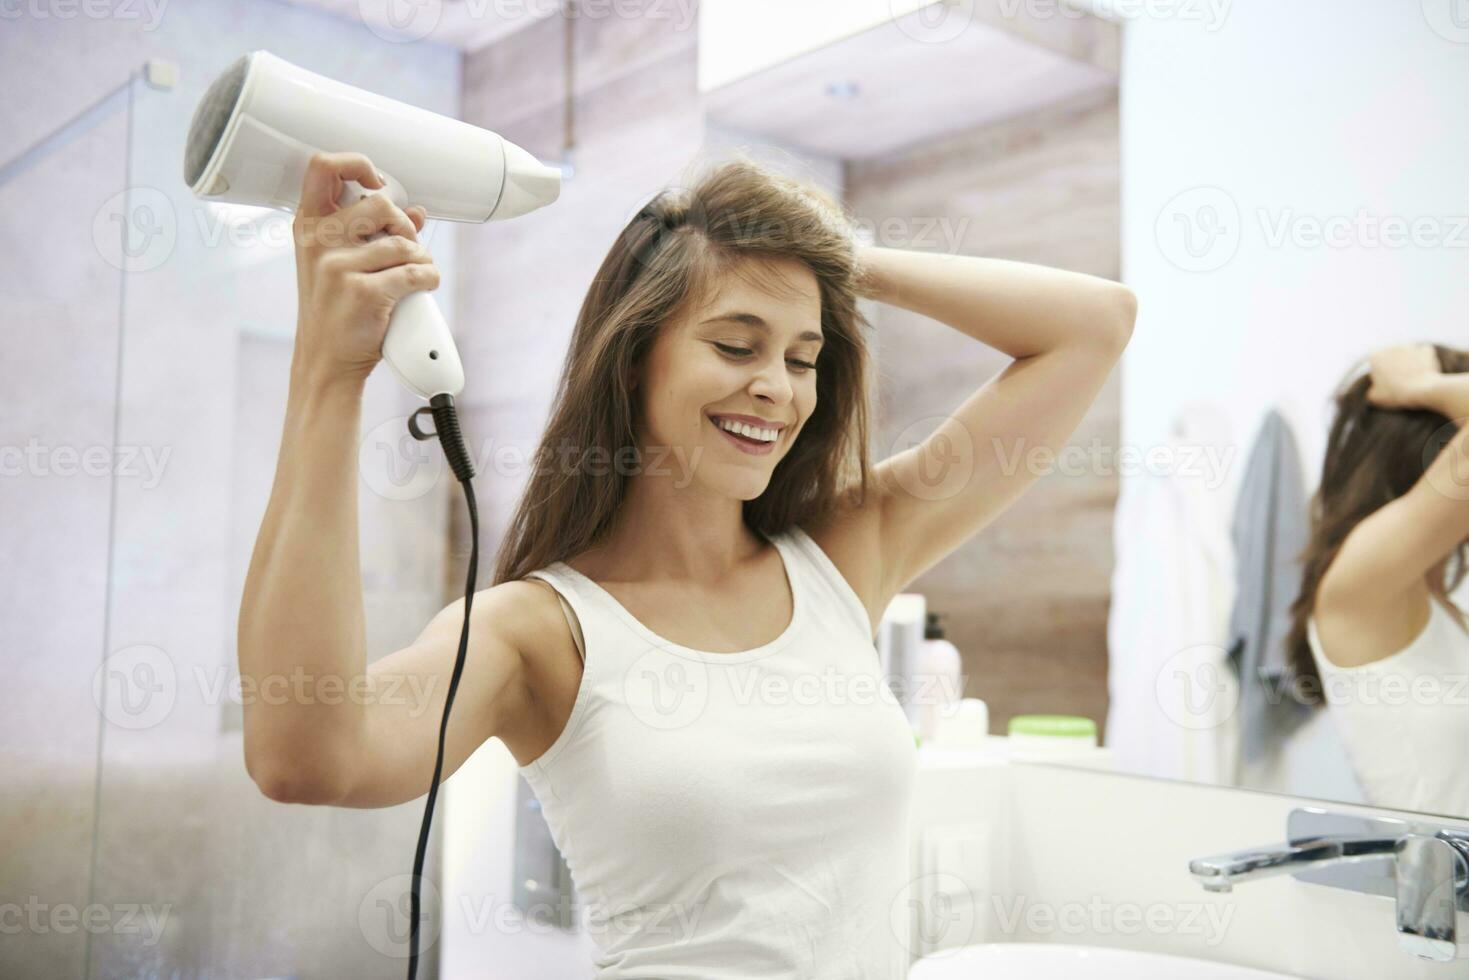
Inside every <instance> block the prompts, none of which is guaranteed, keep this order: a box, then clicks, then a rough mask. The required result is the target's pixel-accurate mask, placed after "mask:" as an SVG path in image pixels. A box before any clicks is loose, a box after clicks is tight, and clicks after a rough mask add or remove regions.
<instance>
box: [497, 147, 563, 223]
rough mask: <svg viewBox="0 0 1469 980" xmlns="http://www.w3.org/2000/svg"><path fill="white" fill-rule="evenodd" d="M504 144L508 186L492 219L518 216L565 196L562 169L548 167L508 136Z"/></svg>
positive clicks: (501, 192) (506, 183) (506, 184)
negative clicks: (562, 190)
mask: <svg viewBox="0 0 1469 980" xmlns="http://www.w3.org/2000/svg"><path fill="white" fill-rule="evenodd" d="M500 145H501V146H503V147H504V148H505V186H504V188H503V189H502V190H501V191H500V200H499V202H498V203H497V204H496V205H495V211H494V213H493V214H492V215H491V216H490V217H491V218H493V219H495V220H500V219H502V218H518V217H520V216H521V215H522V214H529V213H530V212H532V211H534V210H535V209H536V208H543V207H545V206H546V205H547V204H550V203H552V202H553V201H555V200H556V198H558V197H559V196H561V170H560V169H559V168H557V167H550V166H547V165H546V164H544V163H542V162H541V161H539V160H537V159H536V158H535V157H533V156H531V155H530V154H529V153H528V152H526V151H525V150H524V149H522V148H521V147H519V146H516V145H515V144H514V143H512V142H510V141H509V140H507V139H503V138H502V139H501V140H500Z"/></svg>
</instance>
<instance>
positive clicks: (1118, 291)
mask: <svg viewBox="0 0 1469 980" xmlns="http://www.w3.org/2000/svg"><path fill="white" fill-rule="evenodd" d="M1112 308H1113V313H1112V328H1111V336H1112V339H1113V342H1114V344H1115V346H1116V348H1117V351H1118V352H1119V353H1121V351H1122V349H1123V348H1124V347H1126V346H1127V342H1128V341H1130V340H1131V339H1132V327H1133V324H1135V323H1137V294H1136V293H1134V292H1133V291H1132V290H1131V289H1129V288H1128V287H1126V286H1124V285H1122V284H1121V283H1117V284H1116V288H1115V289H1114V290H1113V300H1112Z"/></svg>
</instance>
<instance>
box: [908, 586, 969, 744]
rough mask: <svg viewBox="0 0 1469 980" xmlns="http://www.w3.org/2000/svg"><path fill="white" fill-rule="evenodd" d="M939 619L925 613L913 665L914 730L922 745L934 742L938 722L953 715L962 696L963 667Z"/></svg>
mask: <svg viewBox="0 0 1469 980" xmlns="http://www.w3.org/2000/svg"><path fill="white" fill-rule="evenodd" d="M939 616H940V614H939V613H936V612H930V613H928V615H927V620H926V622H925V624H924V628H923V642H922V643H921V644H919V648H918V657H917V663H916V664H915V665H914V666H915V670H914V674H915V675H916V682H917V683H916V686H915V689H914V691H913V700H914V702H915V704H914V708H915V720H916V725H915V727H916V728H917V731H918V734H919V735H920V736H921V737H922V738H923V740H924V741H926V742H931V741H934V740H935V739H936V737H937V735H938V730H939V719H940V718H942V717H945V716H948V715H952V714H953V713H954V711H955V709H956V708H957V706H958V702H959V699H960V697H961V696H962V695H963V693H964V692H963V684H964V674H963V671H964V667H963V663H962V661H961V660H960V657H959V649H958V647H956V646H954V644H952V643H950V642H949V641H948V640H947V639H945V637H944V628H943V626H942V625H941V624H940V623H939Z"/></svg>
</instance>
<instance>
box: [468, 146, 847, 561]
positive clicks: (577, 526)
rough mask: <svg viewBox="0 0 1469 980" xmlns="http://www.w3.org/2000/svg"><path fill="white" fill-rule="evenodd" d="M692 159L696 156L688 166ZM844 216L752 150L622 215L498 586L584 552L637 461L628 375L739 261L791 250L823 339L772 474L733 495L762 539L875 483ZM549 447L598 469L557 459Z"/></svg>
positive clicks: (577, 334) (637, 402) (585, 307)
mask: <svg viewBox="0 0 1469 980" xmlns="http://www.w3.org/2000/svg"><path fill="white" fill-rule="evenodd" d="M696 165H697V161H696V163H695V164H694V165H691V166H696ZM852 230H853V224H852V222H851V220H850V216H849V215H848V213H847V212H846V211H845V210H844V209H843V207H842V206H841V205H840V204H838V203H837V202H836V201H835V200H833V199H832V198H831V197H830V196H829V195H827V194H826V193H824V192H823V191H821V190H820V189H818V188H816V187H813V186H810V185H807V184H805V183H802V182H800V181H798V180H796V179H794V178H791V177H787V176H785V175H782V174H779V173H776V172H774V171H772V170H770V169H767V168H766V167H764V166H763V165H761V164H757V163H755V162H753V161H751V160H749V159H747V158H743V157H741V158H737V159H735V160H733V161H729V162H725V163H722V164H719V165H717V166H714V167H713V168H711V169H708V170H707V172H705V173H704V175H703V176H702V177H699V178H698V179H696V180H695V181H694V182H693V183H692V186H689V187H680V186H678V185H672V186H669V187H667V188H665V189H664V190H663V191H661V192H660V193H659V194H658V195H656V196H655V197H654V198H653V199H652V200H651V201H650V202H649V203H648V204H647V205H645V206H644V207H643V208H642V209H641V210H639V211H638V213H637V214H636V215H635V216H634V217H633V219H632V220H631V221H629V222H628V224H627V226H626V227H624V228H623V229H622V231H621V233H620V234H619V235H618V236H617V239H616V240H615V241H614V242H613V243H612V248H611V250H610V251H608V253H607V256H606V258H605V259H603V261H602V265H601V267H600V268H599V269H598V270H597V274H596V277H595V278H594V279H593V281H592V284H591V287H590V288H589V289H588V290H587V294H586V298H585V299H584V300H583V301H582V306H581V311H580V313H578V314H577V318H576V326H575V328H574V329H573V331H572V335H571V343H570V346H569V348H568V349H567V352H566V361H565V364H564V366H563V368H562V372H561V378H560V381H559V382H558V384H557V389H556V393H555V396H554V402H553V405H552V408H551V413H550V419H549V421H548V423H547V425H546V430H545V433H544V435H543V436H542V439H541V443H540V447H539V448H538V449H537V451H536V455H535V460H536V465H535V466H534V467H533V468H532V475H531V477H530V479H529V481H528V483H527V485H526V488H525V491H524V493H523V494H522V496H521V498H520V502H519V505H518V506H517V508H516V511H515V514H514V516H513V517H512V519H511V521H510V523H509V525H508V528H507V530H506V535H505V539H504V541H503V542H502V543H501V546H500V549H499V553H498V558H497V561H496V567H495V573H494V582H493V584H495V585H498V584H500V583H501V582H505V581H510V580H513V579H518V578H521V577H522V576H524V575H525V574H526V573H528V572H531V571H534V570H535V569H537V568H540V567H543V566H544V565H547V564H549V563H551V562H553V561H558V560H563V559H566V558H568V557H571V556H573V555H576V554H578V553H580V552H581V551H583V550H585V549H586V548H588V547H589V546H591V545H592V544H594V543H595V542H596V541H597V540H598V539H599V538H600V537H601V536H602V535H603V534H604V533H605V532H606V531H607V530H608V529H609V527H610V525H611V523H612V519H613V517H614V515H615V514H616V513H617V510H618V508H619V506H620V505H621V503H622V501H623V498H624V495H625V493H626V490H627V485H628V480H629V478H630V477H629V475H628V473H627V470H628V469H629V468H631V467H629V466H627V465H619V461H628V460H632V461H633V463H632V465H633V466H641V465H642V462H641V461H639V460H637V457H636V452H637V450H636V442H635V431H636V426H637V423H638V420H639V416H640V412H641V397H640V396H641V392H637V395H638V397H635V393H634V390H633V388H632V385H631V380H632V378H633V377H634V376H635V371H636V369H637V368H638V366H639V365H640V364H641V363H642V361H643V358H644V357H645V356H646V354H647V352H648V350H649V349H650V348H651V346H652V344H653V341H654V339H655V338H656V337H657V336H658V332H659V331H660V330H661V329H662V328H663V327H664V325H665V324H667V323H668V322H670V321H671V320H673V319H674V318H676V317H679V316H681V315H682V314H683V313H684V312H686V311H687V310H689V309H691V308H693V304H695V303H698V302H700V301H702V300H703V299H704V298H705V297H707V296H708V295H710V294H711V293H712V292H713V291H714V290H716V289H717V288H718V281H719V277H720V276H721V275H722V274H724V273H726V272H728V273H732V274H737V275H749V274H751V273H750V270H749V269H748V268H745V269H742V268H741V266H742V265H744V264H745V263H744V262H743V260H746V259H766V260H776V259H795V260H798V261H800V262H803V263H805V265H806V266H807V267H808V268H809V269H810V270H811V272H812V273H813V274H814V275H815V277H816V282H817V284H818V287H819V290H820V298H821V329H822V333H823V335H824V337H825V343H824V344H823V345H822V349H821V353H820V355H819V357H818V360H817V364H818V370H817V374H816V392H817V404H816V408H815V409H814V410H813V412H812V414H811V416H810V418H808V419H807V420H806V423H805V425H804V427H803V428H802V430H801V432H800V434H799V436H798V437H797V440H796V442H795V443H794V444H793V445H792V446H791V448H790V451H789V453H788V454H787V456H786V457H785V458H784V459H782V460H781V461H780V463H779V464H778V465H777V466H776V468H775V472H774V474H773V475H772V477H771V481H770V485H769V486H768V487H766V489H765V491H764V492H763V493H762V494H761V495H760V496H759V497H756V498H755V499H753V500H747V501H745V503H744V520H745V523H746V524H747V525H748V526H749V527H750V528H752V529H753V530H755V531H757V532H759V533H762V534H767V535H769V534H775V533H779V532H781V531H783V530H785V529H786V528H788V527H789V526H791V525H792V524H802V523H805V522H807V521H810V520H813V519H815V518H817V517H819V516H820V515H821V514H823V513H825V512H826V511H828V510H829V509H830V508H831V507H832V506H833V505H834V504H835V503H837V502H838V501H839V500H840V499H842V498H843V497H845V496H847V495H852V496H855V497H856V498H857V499H858V500H860V499H861V498H862V497H863V496H864V495H865V494H866V493H867V492H868V490H869V489H870V479H871V473H870V464H869V461H868V452H867V433H868V405H867V370H868V361H869V357H868V351H867V341H866V338H865V337H864V335H863V331H862V329H861V328H863V327H867V328H869V329H870V328H871V324H870V323H869V322H868V321H867V320H866V318H865V317H863V316H862V314H861V312H860V311H859V309H858V307H857V299H858V293H857V289H856V286H857V276H858V274H859V272H858V269H857V268H856V262H855V252H854V241H855V239H854V237H853V234H852ZM558 449H568V450H570V451H571V452H572V453H574V454H575V456H576V457H578V458H583V457H584V458H590V459H592V460H593V461H594V463H595V464H596V465H572V466H565V465H561V463H559V462H556V454H557V451H558Z"/></svg>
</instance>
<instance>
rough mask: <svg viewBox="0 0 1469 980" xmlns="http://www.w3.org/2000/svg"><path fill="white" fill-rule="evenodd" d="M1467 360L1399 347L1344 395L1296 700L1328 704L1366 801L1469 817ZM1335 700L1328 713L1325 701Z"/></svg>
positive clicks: (1311, 573) (1309, 571) (1319, 527)
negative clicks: (1461, 602) (1464, 607)
mask: <svg viewBox="0 0 1469 980" xmlns="http://www.w3.org/2000/svg"><path fill="white" fill-rule="evenodd" d="M1465 372H1469V353H1466V352H1464V351H1458V350H1453V349H1451V348H1448V347H1442V346H1433V345H1429V344H1408V345H1402V346H1397V347H1389V348H1387V349H1385V350H1382V351H1379V352H1377V353H1376V354H1374V355H1372V357H1371V358H1370V368H1369V370H1368V371H1367V372H1365V373H1363V374H1361V375H1360V376H1359V377H1356V378H1355V379H1349V380H1348V381H1347V382H1346V383H1345V384H1344V385H1343V387H1342V388H1341V389H1340V390H1339V391H1338V393H1337V396H1336V418H1335V421H1334V422H1333V423H1332V426H1331V433H1330V436H1329V437H1328V440H1327V447H1326V460H1325V465H1324V467H1323V469H1322V472H1321V486H1320V489H1319V490H1318V491H1317V493H1316V495H1315V497H1314V499H1313V501H1312V532H1311V540H1310V544H1309V545H1308V547H1307V549H1306V552H1305V554H1304V556H1303V561H1304V568H1303V574H1302V580H1301V592H1300V595H1299V596H1298V597H1297V598H1296V601H1295V603H1294V604H1293V605H1292V606H1291V613H1292V616H1293V617H1294V619H1293V623H1292V628H1291V632H1290V636H1289V637H1288V638H1287V649H1288V650H1289V651H1290V657H1291V663H1292V668H1293V673H1294V675H1295V682H1296V683H1295V687H1296V692H1297V697H1298V699H1300V700H1302V701H1304V702H1305V703H1308V704H1323V703H1329V704H1330V705H1331V706H1332V711H1333V713H1334V715H1335V717H1336V719H1337V722H1338V729H1339V731H1340V732H1341V735H1342V740H1343V742H1344V743H1345V745H1346V749H1347V753H1348V756H1349V758H1350V759H1351V763H1352V768H1353V769H1354V770H1355V772H1356V774H1357V778H1358V781H1359V782H1360V783H1361V786H1362V790H1363V793H1364V795H1365V796H1366V798H1367V801H1368V802H1369V803H1374V804H1377V805H1379V806H1390V807H1398V808H1401V809H1408V810H1423V811H1427V812H1430V813H1442V814H1446V815H1450V816H1460V817H1462V816H1469V777H1466V776H1465V774H1464V770H1463V766H1462V759H1461V756H1462V750H1463V749H1464V748H1465V747H1466V746H1469V684H1466V681H1469V632H1466V629H1465V617H1464V613H1463V612H1462V611H1461V610H1460V609H1459V608H1458V607H1457V606H1455V605H1454V603H1453V602H1452V601H1451V600H1450V598H1449V595H1450V593H1452V592H1453V591H1454V590H1455V589H1456V588H1457V587H1458V585H1459V583H1460V582H1462V581H1463V577H1464V573H1465V564H1464V558H1465V543H1466V539H1469V427H1463V426H1461V425H1460V423H1461V422H1462V421H1463V420H1464V419H1465V418H1466V417H1469V373H1465ZM1323 693H1324V700H1323Z"/></svg>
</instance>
